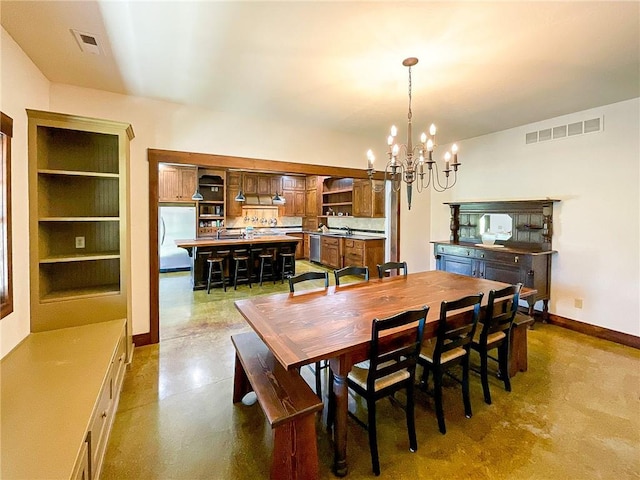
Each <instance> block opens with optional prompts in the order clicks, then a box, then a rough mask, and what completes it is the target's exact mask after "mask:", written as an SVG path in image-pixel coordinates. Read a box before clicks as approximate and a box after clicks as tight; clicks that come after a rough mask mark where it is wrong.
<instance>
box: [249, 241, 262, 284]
mask: <svg viewBox="0 0 640 480" xmlns="http://www.w3.org/2000/svg"><path fill="white" fill-rule="evenodd" d="M261 254H262V247H260V248H257V247H252V248H251V254H250V256H249V260H250V263H249V265H250V267H251V268H250V269H249V270H250V272H249V273H250V275H251V280H252V281H253V283H258V280H259V279H260V275H259V271H258V268H259V265H260V255H261Z"/></svg>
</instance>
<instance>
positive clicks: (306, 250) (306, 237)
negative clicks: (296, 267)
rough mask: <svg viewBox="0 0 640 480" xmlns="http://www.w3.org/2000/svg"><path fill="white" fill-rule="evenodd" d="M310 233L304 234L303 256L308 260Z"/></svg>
mask: <svg viewBox="0 0 640 480" xmlns="http://www.w3.org/2000/svg"><path fill="white" fill-rule="evenodd" d="M310 237H311V235H309V234H308V233H305V234H304V257H303V258H305V259H306V260H309V257H310V254H311V251H310V250H311V238H310Z"/></svg>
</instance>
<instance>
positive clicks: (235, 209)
mask: <svg viewBox="0 0 640 480" xmlns="http://www.w3.org/2000/svg"><path fill="white" fill-rule="evenodd" d="M241 181H242V174H241V173H240V172H227V186H226V197H227V211H226V216H227V218H235V217H241V216H242V202H236V200H235V199H236V195H238V192H240V182H241Z"/></svg>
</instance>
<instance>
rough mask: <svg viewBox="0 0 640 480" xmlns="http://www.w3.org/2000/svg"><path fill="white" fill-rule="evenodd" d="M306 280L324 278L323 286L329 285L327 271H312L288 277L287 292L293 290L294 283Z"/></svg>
mask: <svg viewBox="0 0 640 480" xmlns="http://www.w3.org/2000/svg"><path fill="white" fill-rule="evenodd" d="M308 280H324V288H328V287H329V274H328V273H327V272H319V271H312V272H304V273H300V274H298V275H294V276H293V277H289V292H291V293H293V292H295V287H294V285H295V284H297V283H300V282H306V281H308Z"/></svg>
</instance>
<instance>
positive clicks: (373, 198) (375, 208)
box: [353, 178, 385, 218]
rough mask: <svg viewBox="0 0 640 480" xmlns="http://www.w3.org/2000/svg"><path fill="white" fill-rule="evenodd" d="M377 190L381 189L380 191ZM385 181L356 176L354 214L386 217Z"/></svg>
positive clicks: (356, 215)
mask: <svg viewBox="0 0 640 480" xmlns="http://www.w3.org/2000/svg"><path fill="white" fill-rule="evenodd" d="M376 190H380V191H379V192H378V191H376ZM384 195H385V192H384V181H382V180H374V181H373V184H372V182H371V181H370V180H366V179H361V178H356V179H354V180H353V216H354V217H376V218H378V217H384V215H385V212H384V207H385V202H384Z"/></svg>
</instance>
